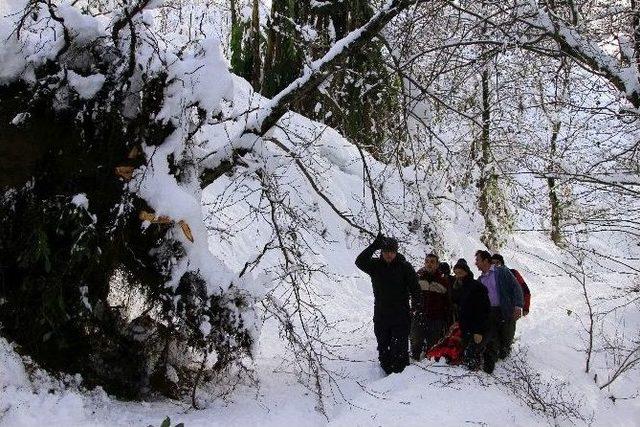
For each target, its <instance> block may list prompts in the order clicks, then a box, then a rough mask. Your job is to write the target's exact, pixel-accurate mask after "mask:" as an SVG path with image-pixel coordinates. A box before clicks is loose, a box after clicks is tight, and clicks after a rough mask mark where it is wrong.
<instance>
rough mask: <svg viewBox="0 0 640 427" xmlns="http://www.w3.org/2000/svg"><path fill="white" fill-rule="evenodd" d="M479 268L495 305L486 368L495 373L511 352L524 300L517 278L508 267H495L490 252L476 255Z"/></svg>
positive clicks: (490, 321) (483, 282)
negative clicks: (494, 370)
mask: <svg viewBox="0 0 640 427" xmlns="http://www.w3.org/2000/svg"><path fill="white" fill-rule="evenodd" d="M476 267H478V270H480V272H481V274H480V277H478V280H479V281H480V282H481V283H482V284H483V285H484V286H485V287H486V288H487V292H488V294H489V302H490V304H491V312H490V313H489V333H488V334H487V335H488V336H487V342H486V348H485V353H484V367H483V368H484V370H485V372H487V373H492V372H493V369H494V368H495V365H496V361H497V360H498V358H505V357H507V356H508V355H509V352H510V351H511V343H512V341H513V335H514V334H513V331H514V330H515V327H516V321H517V320H518V319H519V318H520V317H521V316H522V307H523V305H524V301H523V296H522V288H521V287H520V285H519V284H518V282H517V281H516V278H515V277H514V276H513V274H512V273H511V271H509V269H508V268H506V267H504V266H498V265H493V263H492V260H491V254H490V253H489V252H487V251H485V250H479V251H477V252H476Z"/></svg>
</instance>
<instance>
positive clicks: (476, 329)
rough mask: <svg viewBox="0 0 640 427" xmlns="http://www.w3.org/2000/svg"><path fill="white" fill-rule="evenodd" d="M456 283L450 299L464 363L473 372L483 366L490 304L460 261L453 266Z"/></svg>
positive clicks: (486, 295) (483, 288) (464, 263)
mask: <svg viewBox="0 0 640 427" xmlns="http://www.w3.org/2000/svg"><path fill="white" fill-rule="evenodd" d="M453 273H454V275H455V278H456V279H455V284H454V289H453V291H452V297H453V300H454V303H455V305H456V311H457V314H456V317H457V319H458V323H459V325H460V331H461V336H462V347H463V349H464V350H463V360H464V363H465V364H466V365H467V366H468V367H469V368H470V369H472V370H476V369H479V368H480V366H481V364H482V349H483V347H484V344H485V342H484V341H485V337H486V336H487V331H488V329H489V313H490V311H491V305H490V303H489V295H488V293H487V288H485V287H484V285H483V284H482V283H480V282H478V281H477V280H474V278H473V273H472V272H471V269H470V268H469V265H468V264H467V261H466V260H465V259H463V258H461V259H459V260H458V262H457V263H456V264H455V266H454V267H453Z"/></svg>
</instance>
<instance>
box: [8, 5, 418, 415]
mask: <svg viewBox="0 0 640 427" xmlns="http://www.w3.org/2000/svg"><path fill="white" fill-rule="evenodd" d="M416 3H418V1H414V0H411V1H409V0H404V1H400V0H394V1H391V2H388V3H387V4H386V5H385V6H384V7H383V8H382V9H380V11H379V12H378V13H377V14H375V15H374V16H373V17H372V18H371V20H370V21H369V22H368V23H367V24H366V25H364V26H363V27H362V28H360V29H358V30H356V31H354V32H352V33H351V34H349V35H348V36H347V37H345V38H344V39H343V40H340V41H338V42H337V43H336V46H335V47H334V48H333V49H331V50H330V51H329V52H328V53H327V54H326V55H325V57H323V58H321V59H320V60H318V61H316V62H315V63H314V64H312V66H311V67H310V68H309V69H306V70H304V72H303V74H302V76H301V77H300V78H299V79H298V80H296V81H294V82H293V83H292V84H291V85H290V86H289V87H288V88H286V89H285V90H284V91H283V92H282V93H281V94H279V95H277V96H276V97H274V99H273V100H272V101H266V100H259V101H260V102H258V104H257V105H249V106H248V110H244V111H238V109H237V108H235V106H234V102H233V100H234V87H233V84H232V76H231V74H230V73H229V71H228V69H227V65H226V62H225V61H224V60H223V58H222V56H221V53H220V50H219V41H218V40H217V39H216V38H215V37H207V38H203V39H199V40H192V39H191V38H186V37H184V35H183V34H181V33H178V32H172V31H167V30H166V29H164V30H162V31H161V30H159V29H158V27H159V25H158V24H157V20H160V19H166V16H167V15H166V14H164V15H163V13H162V12H163V2H156V1H149V0H139V1H137V2H134V3H131V4H128V5H126V6H122V5H118V4H111V3H110V2H104V3H103V2H83V1H81V2H77V1H76V2H70V1H64V0H61V1H49V0H29V1H27V0H16V1H13V2H9V3H6V4H5V5H4V6H3V9H2V14H1V16H2V18H1V19H2V20H1V21H0V37H2V39H3V40H5V43H4V45H3V46H2V48H0V59H2V62H1V64H2V65H1V66H0V99H2V102H1V103H0V119H1V120H2V123H3V127H4V128H6V131H3V134H2V136H1V137H0V138H1V139H0V144H1V146H2V148H3V150H4V151H6V152H7V156H4V157H3V159H2V160H1V162H2V168H3V169H5V168H6V170H8V171H9V173H7V174H6V175H3V176H2V181H1V182H0V186H1V187H2V188H3V194H2V206H1V207H0V209H1V210H2V215H1V217H2V220H1V223H0V225H1V226H0V233H1V235H0V237H1V239H0V240H1V241H2V243H0V257H2V259H3V260H8V261H7V263H6V264H7V265H6V266H5V267H4V268H5V280H6V282H7V283H8V286H6V287H5V288H3V289H2V294H0V297H1V298H2V302H3V311H2V314H1V315H0V321H1V322H2V325H3V334H4V335H6V336H7V337H9V338H11V339H12V340H15V341H16V342H17V343H18V344H20V345H21V347H22V349H23V351H24V352H26V353H27V354H29V355H31V356H33V357H34V359H35V360H36V361H37V362H39V363H41V364H42V365H43V366H45V367H47V368H50V369H52V370H54V371H55V370H63V371H67V372H74V373H75V372H79V373H81V374H82V375H83V377H84V380H85V382H86V383H87V384H90V385H101V386H103V387H104V388H105V389H106V390H107V391H108V392H110V393H114V394H116V395H119V396H123V397H139V396H142V395H145V394H147V393H148V392H150V391H155V392H161V393H163V394H165V395H168V396H172V397H179V396H184V395H185V394H187V393H190V394H191V395H192V396H193V397H194V404H195V391H192V390H195V386H196V385H197V383H198V382H199V381H200V380H201V378H205V379H214V378H217V379H218V380H219V381H218V382H219V383H221V384H223V383H227V379H229V378H236V377H238V376H239V375H236V374H237V371H238V370H241V371H244V370H247V369H248V368H247V366H246V363H247V361H248V360H249V357H250V356H251V352H252V345H253V343H255V341H256V339H257V336H258V324H257V323H258V322H257V321H256V320H257V316H256V311H255V305H256V303H257V301H259V300H260V299H261V298H263V297H264V289H263V288H264V286H262V281H263V279H262V278H256V277H253V276H252V275H251V273H250V272H248V271H247V267H248V266H249V265H252V264H255V261H256V260H247V264H246V265H245V268H243V269H242V270H241V271H234V270H232V269H230V268H229V267H228V265H227V263H225V261H224V260H222V259H220V258H217V257H215V256H214V255H212V252H211V251H210V248H209V242H208V237H209V235H208V231H207V228H206V226H205V222H204V221H203V215H202V198H201V191H202V190H201V189H202V188H204V187H206V186H208V185H209V184H211V183H212V182H214V181H215V180H216V179H218V178H220V177H221V176H222V175H223V174H224V173H225V172H229V171H230V170H231V169H232V168H233V167H236V166H239V165H240V166H242V167H247V168H248V169H249V170H250V171H252V172H253V173H256V174H257V176H259V177H260V179H261V180H263V184H264V185H265V188H267V187H268V188H270V189H271V190H273V188H275V187H274V186H273V185H272V184H273V182H272V183H271V184H269V182H268V181H269V179H274V177H269V176H268V171H262V170H261V169H260V167H259V166H258V163H259V162H260V161H261V160H260V159H261V158H263V157H264V158H265V159H266V158H270V157H271V156H273V153H271V154H269V155H267V156H264V154H265V153H266V151H265V150H266V148H265V146H266V145H270V147H271V148H270V149H271V150H275V151H277V152H278V153H281V152H282V151H284V152H285V153H286V154H287V155H289V156H291V157H294V158H295V157H296V151H297V150H298V149H299V148H298V147H295V146H291V145H290V144H287V143H284V142H281V141H278V140H277V139H274V138H272V137H269V138H265V139H263V138H262V137H263V136H265V135H266V134H267V132H268V131H269V130H270V129H271V128H272V127H273V126H274V125H275V124H276V123H277V122H278V120H279V119H280V118H281V117H282V116H283V115H284V114H285V113H286V112H287V109H288V106H289V104H290V103H291V102H292V101H294V100H295V99H296V97H297V96H301V95H302V94H304V93H305V92H306V91H308V90H309V89H312V88H313V87H316V86H317V85H319V84H320V83H321V82H322V81H323V80H324V79H325V78H326V77H327V75H328V72H329V69H330V67H329V65H330V64H331V63H332V62H333V61H336V60H338V59H340V58H342V57H344V56H345V55H347V54H348V53H349V52H350V51H353V50H354V49H357V48H358V47H359V46H362V44H363V43H366V41H367V40H369V39H370V38H371V37H373V36H374V35H375V34H376V32H378V31H379V30H380V29H381V28H382V27H383V26H384V25H385V24H386V23H387V22H389V20H391V19H392V18H393V17H394V16H396V15H397V14H398V13H400V12H401V11H402V10H404V9H406V8H407V7H408V6H410V5H413V4H416ZM254 107H255V109H253V108H254ZM269 141H271V142H269ZM278 155H280V154H276V156H278ZM361 155H362V153H360V155H359V156H361ZM263 160H264V159H263ZM264 161H266V160H264ZM297 166H298V167H299V168H300V170H302V171H304V173H305V176H306V178H307V180H308V182H310V183H311V185H312V187H313V188H314V189H315V190H316V192H317V194H318V195H319V196H322V190H321V188H320V187H319V186H317V185H316V184H315V183H314V182H313V179H314V178H313V177H312V176H311V174H310V173H309V172H307V171H306V167H305V165H304V163H303V162H302V161H300V160H297ZM307 167H308V165H307ZM265 191H266V190H265ZM273 196H274V197H275V196H276V195H275V194H273ZM267 197H270V195H268V196H267ZM322 199H323V201H324V202H326V203H327V204H328V205H329V206H331V207H332V209H333V212H332V214H336V215H338V216H340V217H341V218H342V219H343V220H345V221H346V222H347V224H349V225H350V226H352V227H355V228H356V229H357V230H360V231H363V232H365V233H367V234H374V232H372V231H369V230H368V227H366V226H359V225H357V224H356V221H355V220H354V219H353V215H352V214H351V213H347V212H344V211H341V210H340V209H338V208H337V207H336V206H334V205H333V204H332V203H331V201H330V200H329V198H327V197H326V196H324V197H322ZM272 203H281V200H277V199H273V200H272ZM274 222H275V221H274ZM378 225H379V224H378ZM274 227H276V228H277V225H274ZM278 238H279V240H280V244H279V246H280V247H281V249H282V256H283V257H284V258H285V259H286V260H287V267H288V268H289V269H294V266H293V265H292V264H291V263H292V262H293V263H295V262H294V261H291V260H290V259H288V256H289V255H288V252H287V250H285V249H283V248H282V246H285V244H284V243H283V237H282V236H281V235H278ZM265 250H266V249H265ZM258 261H259V259H258ZM287 274H292V273H291V272H288V273H287ZM295 281H296V279H294V278H293V276H291V281H290V285H291V286H293V287H294V289H295V288H296V287H297V286H299V285H298V284H296V283H295ZM132 298H133V299H136V300H137V303H136V304H133V305H132V304H125V303H124V302H125V301H127V300H131V299H132ZM267 300H268V301H272V302H273V301H275V300H274V298H273V296H270V297H269V298H268V299H267ZM296 303H297V304H300V303H301V300H296ZM134 305H135V306H136V308H135V309H132V308H131V307H132V306H134ZM276 306H277V308H274V307H276ZM272 309H274V310H276V311H278V313H279V314H280V315H281V316H283V317H282V322H283V323H284V324H285V325H286V324H288V323H289V322H290V320H289V319H288V316H290V313H288V312H287V309H286V307H284V306H283V305H282V304H279V303H273V304H272ZM294 312H295V310H294ZM34 313H36V315H34ZM289 338H290V341H292V342H294V345H297V346H298V348H304V347H306V346H307V345H308V342H310V341H313V339H314V337H311V336H306V338H305V339H304V341H301V340H300V339H297V338H295V337H292V336H290V337H289ZM309 358H310V361H311V362H310V363H311V364H312V365H313V366H314V367H313V368H312V370H313V371H314V372H315V374H314V375H315V376H316V379H315V381H316V382H319V381H321V379H320V376H321V374H322V373H321V372H319V370H318V368H317V363H318V360H317V358H316V356H314V353H313V351H312V352H311V353H310V356H309ZM240 377H241V375H240ZM234 382H237V381H234Z"/></svg>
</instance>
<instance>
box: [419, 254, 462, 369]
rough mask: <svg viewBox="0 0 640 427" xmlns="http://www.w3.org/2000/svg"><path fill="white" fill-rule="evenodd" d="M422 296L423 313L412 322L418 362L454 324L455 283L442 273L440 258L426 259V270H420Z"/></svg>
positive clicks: (428, 256) (429, 256) (435, 256)
mask: <svg viewBox="0 0 640 427" xmlns="http://www.w3.org/2000/svg"><path fill="white" fill-rule="evenodd" d="M417 274H418V283H419V284H420V291H421V293H422V298H423V299H422V300H423V302H422V310H418V311H416V312H414V315H413V318H412V321H411V357H413V358H414V359H416V360H420V358H421V357H422V356H423V354H424V349H427V350H428V349H430V348H431V347H432V346H434V345H435V344H436V343H438V341H440V340H441V339H442V338H443V337H444V336H445V334H446V333H447V330H448V329H449V326H450V325H451V319H452V316H451V293H450V290H451V282H450V281H449V279H448V278H447V277H446V276H444V275H443V274H442V271H440V262H439V259H438V256H437V255H435V254H429V255H427V256H426V257H425V262H424V267H423V268H421V269H420V270H418V273H417Z"/></svg>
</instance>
